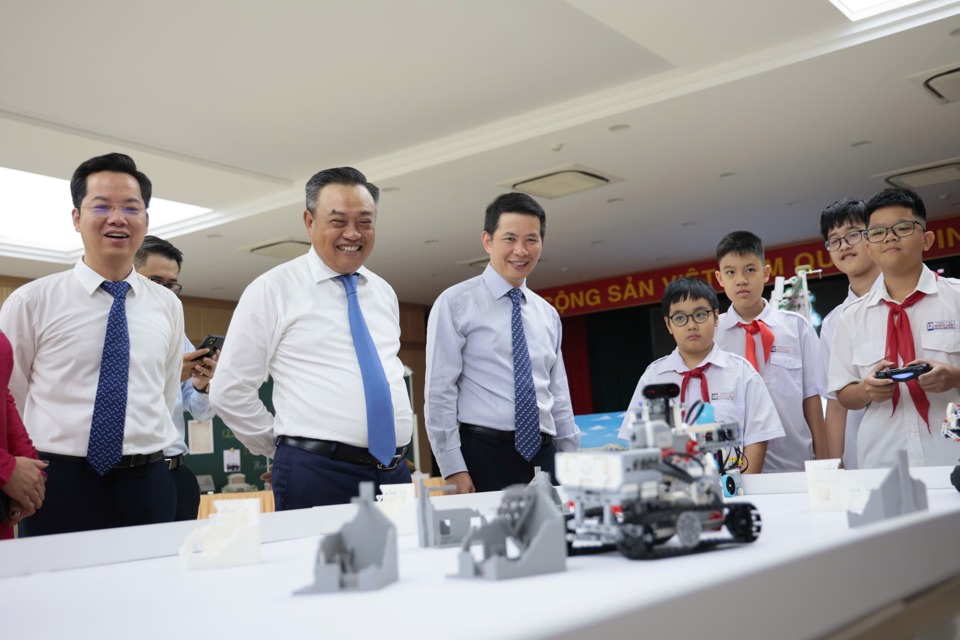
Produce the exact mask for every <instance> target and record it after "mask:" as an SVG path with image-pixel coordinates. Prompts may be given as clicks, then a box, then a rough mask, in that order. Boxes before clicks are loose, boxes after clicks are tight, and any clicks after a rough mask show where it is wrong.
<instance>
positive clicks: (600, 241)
mask: <svg viewBox="0 0 960 640" xmlns="http://www.w3.org/2000/svg"><path fill="white" fill-rule="evenodd" d="M590 244H607V241H606V240H593V241H592V242H591V243H590Z"/></svg>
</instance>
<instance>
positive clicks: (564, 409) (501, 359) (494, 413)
mask: <svg viewBox="0 0 960 640" xmlns="http://www.w3.org/2000/svg"><path fill="white" fill-rule="evenodd" d="M511 289H513V285H511V284H510V283H509V282H507V281H506V280H504V279H503V277H502V276H501V275H500V274H498V273H497V272H496V270H495V269H494V268H493V267H492V266H490V265H487V268H486V269H485V270H484V272H483V273H482V274H481V275H479V276H476V277H474V278H471V279H469V280H466V281H464V282H461V283H460V284H457V285H454V286H452V287H450V288H449V289H447V290H446V291H444V292H443V293H441V294H440V297H439V298H437V301H436V302H435V303H434V305H433V309H432V310H431V311H430V318H429V320H428V322H427V375H426V384H425V389H426V403H425V413H426V421H427V434H428V435H429V437H430V444H431V446H432V447H433V452H434V455H436V457H437V464H438V465H439V466H440V473H441V475H442V476H443V477H449V476H451V475H453V474H454V473H459V472H461V471H466V470H467V465H466V463H465V462H464V460H463V454H462V453H461V451H460V431H459V426H460V424H461V423H467V424H474V425H478V426H481V427H489V428H491V429H500V430H505V431H513V430H514V428H515V426H516V416H515V412H516V401H515V391H514V389H515V387H514V377H513V337H512V336H513V334H512V332H511V326H512V325H511V323H512V320H513V301H512V300H511V299H510V296H509V295H508V294H509V293H510V290H511ZM520 290H521V291H522V292H523V299H522V300H521V302H520V317H521V322H522V323H523V332H524V336H525V337H526V341H527V350H528V351H529V352H530V371H531V375H532V377H533V385H534V389H535V391H536V396H537V408H538V410H539V425H540V431H541V433H548V434H550V435H551V436H553V437H554V444H555V446H556V448H557V450H558V451H576V450H577V449H579V448H580V430H579V429H578V428H577V423H576V422H574V419H573V406H572V404H571V401H570V391H569V388H568V386H567V373H566V370H565V369H564V367H563V356H562V354H561V351H560V343H561V341H562V325H561V323H560V315H559V314H558V313H557V310H556V309H554V308H553V307H552V306H551V305H550V303H548V302H547V301H546V300H544V299H543V298H541V297H540V296H539V295H537V294H536V293H534V292H533V291H531V290H530V289H528V288H527V286H526V282H524V283H523V284H522V285H521V287H520Z"/></svg>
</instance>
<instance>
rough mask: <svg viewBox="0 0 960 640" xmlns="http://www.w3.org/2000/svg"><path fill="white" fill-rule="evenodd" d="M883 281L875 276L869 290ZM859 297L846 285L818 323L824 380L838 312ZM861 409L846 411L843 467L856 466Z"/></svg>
mask: <svg viewBox="0 0 960 640" xmlns="http://www.w3.org/2000/svg"><path fill="white" fill-rule="evenodd" d="M882 282H883V276H877V279H876V280H874V282H873V284H872V285H870V291H873V290H874V289H876V288H877V286H878V285H880V283H882ZM867 293H870V292H869V291H868V292H867ZM864 295H866V294H864ZM857 298H859V296H858V295H857V294H855V293H854V292H853V289H851V288H850V287H847V297H846V298H844V300H843V302H841V303H840V304H839V305H837V306H836V307H834V308H833V310H832V311H830V313H828V314H827V317H825V318H824V319H823V322H822V323H821V324H820V364H821V366H822V367H823V379H824V380H826V379H827V378H828V376H829V373H830V351H831V350H832V349H833V336H834V335H835V333H836V330H837V322H839V320H840V314H841V313H842V312H843V310H844V309H846V308H847V307H849V306H850V303H851V302H853V301H854V300H856V299H857ZM826 397H827V398H829V399H830V400H836V399H837V397H836V396H835V395H834V394H832V393H830V392H829V391H828V392H827V394H826ZM863 412H864V410H863V409H859V410H857V411H850V410H848V411H847V422H846V425H845V427H844V432H843V433H844V436H843V468H844V469H856V468H857V430H858V429H859V428H860V421H861V420H863Z"/></svg>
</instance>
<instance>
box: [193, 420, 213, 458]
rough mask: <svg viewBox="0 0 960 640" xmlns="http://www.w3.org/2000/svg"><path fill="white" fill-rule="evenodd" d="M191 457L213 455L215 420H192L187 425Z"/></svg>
mask: <svg viewBox="0 0 960 640" xmlns="http://www.w3.org/2000/svg"><path fill="white" fill-rule="evenodd" d="M187 443H188V445H189V447H190V455H192V456H195V455H199V454H202V453H213V420H191V421H190V422H188V423H187Z"/></svg>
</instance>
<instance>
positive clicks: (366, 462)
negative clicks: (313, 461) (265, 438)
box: [276, 436, 407, 471]
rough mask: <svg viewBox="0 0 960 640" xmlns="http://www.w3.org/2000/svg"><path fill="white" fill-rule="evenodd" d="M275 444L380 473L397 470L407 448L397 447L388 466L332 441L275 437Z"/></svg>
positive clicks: (352, 448) (349, 446) (369, 454)
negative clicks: (377, 470) (372, 469)
mask: <svg viewBox="0 0 960 640" xmlns="http://www.w3.org/2000/svg"><path fill="white" fill-rule="evenodd" d="M276 444H277V445H278V446H279V445H281V444H285V445H287V446H288V447H296V448H297V449H303V450H304V451H310V452H311V453H319V454H320V455H322V456H327V457H328V458H333V459H334V460H343V461H344V462H352V463H354V464H362V465H363V466H365V467H374V468H376V469H380V470H381V471H391V470H393V469H396V468H397V465H398V464H400V462H401V461H402V460H403V459H404V457H405V456H406V455H407V447H406V446H403V447H397V453H396V455H395V456H393V459H391V460H390V464H387V465H385V464H382V463H381V462H380V461H379V460H377V459H376V458H374V457H373V454H372V453H370V450H369V449H363V448H361V447H355V446H353V445H350V444H344V443H342V442H334V441H333V440H316V439H314V438H300V437H298V436H277V440H276Z"/></svg>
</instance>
